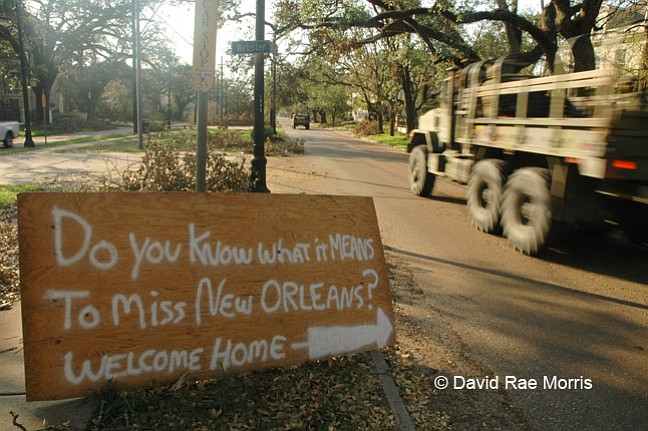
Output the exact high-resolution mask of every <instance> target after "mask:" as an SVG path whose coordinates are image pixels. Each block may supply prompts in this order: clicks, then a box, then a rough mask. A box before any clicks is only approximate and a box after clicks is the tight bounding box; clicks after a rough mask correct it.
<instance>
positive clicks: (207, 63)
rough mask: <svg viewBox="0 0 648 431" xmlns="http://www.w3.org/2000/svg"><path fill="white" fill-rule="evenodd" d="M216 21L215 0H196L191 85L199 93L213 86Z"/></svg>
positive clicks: (216, 5) (216, 9) (216, 8)
mask: <svg viewBox="0 0 648 431" xmlns="http://www.w3.org/2000/svg"><path fill="white" fill-rule="evenodd" d="M217 21H218V1H217V0H200V1H196V15H195V21H194V57H193V69H192V79H191V85H192V87H193V88H194V90H196V91H198V92H201V93H206V92H208V91H209V90H211V89H212V88H213V86H214V81H215V79H214V77H215V74H214V71H215V70H216V30H217V25H218V22H217Z"/></svg>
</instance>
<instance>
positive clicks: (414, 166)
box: [409, 145, 436, 196]
mask: <svg viewBox="0 0 648 431" xmlns="http://www.w3.org/2000/svg"><path fill="white" fill-rule="evenodd" d="M427 157H428V149H427V147H426V146H425V145H417V146H416V147H414V149H412V152H411V153H410V156H409V170H410V190H412V193H414V194H415V195H416V196H427V195H429V194H430V193H432V189H433V188H434V181H435V179H436V177H435V175H434V174H431V173H429V172H428V171H427Z"/></svg>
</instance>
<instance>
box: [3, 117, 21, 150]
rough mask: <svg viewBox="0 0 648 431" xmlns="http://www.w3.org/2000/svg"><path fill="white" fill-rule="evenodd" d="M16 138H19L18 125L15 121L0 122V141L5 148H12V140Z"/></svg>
mask: <svg viewBox="0 0 648 431" xmlns="http://www.w3.org/2000/svg"><path fill="white" fill-rule="evenodd" d="M18 136H20V124H19V123H18V122H17V121H0V139H1V140H2V141H3V142H4V146H5V147H7V148H11V147H13V140H14V138H17V137H18Z"/></svg>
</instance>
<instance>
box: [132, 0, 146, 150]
mask: <svg viewBox="0 0 648 431" xmlns="http://www.w3.org/2000/svg"><path fill="white" fill-rule="evenodd" d="M133 68H134V69H135V129H136V130H137V148H139V149H140V150H143V149H144V131H143V130H142V91H141V86H142V82H141V80H142V79H141V62H140V19H139V0H133Z"/></svg>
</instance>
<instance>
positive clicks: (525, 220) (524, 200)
mask: <svg viewBox="0 0 648 431" xmlns="http://www.w3.org/2000/svg"><path fill="white" fill-rule="evenodd" d="M549 180H550V176H549V171H548V170H547V169H539V168H522V169H519V170H517V171H515V172H514V173H513V174H512V175H511V177H510V178H509V179H508V181H507V183H506V186H505V187H504V192H503V193H502V228H503V231H504V236H505V237H506V238H507V239H508V241H509V243H510V244H511V245H512V246H513V247H515V248H516V249H517V250H519V251H521V252H522V253H524V254H528V255H534V254H536V253H538V251H540V249H541V248H542V247H543V246H544V245H545V243H546V241H547V237H548V236H549V230H550V227H551V196H550V193H549Z"/></svg>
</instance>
